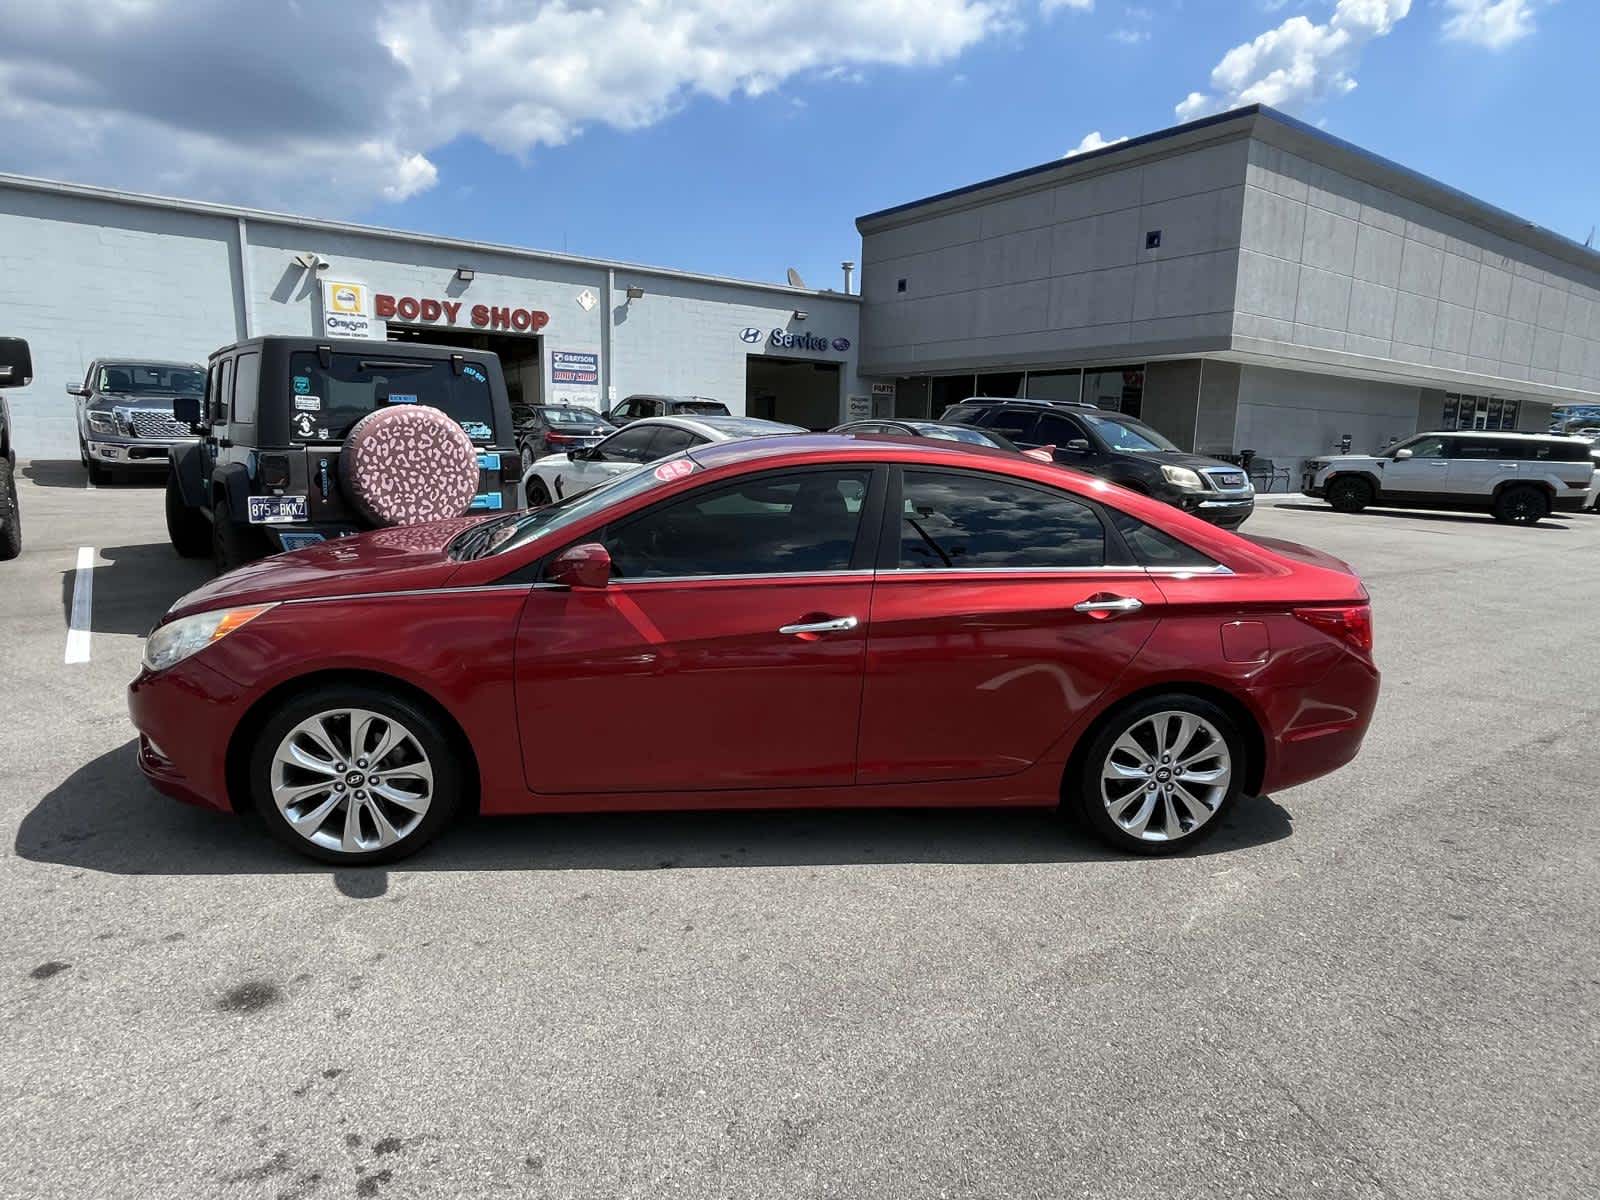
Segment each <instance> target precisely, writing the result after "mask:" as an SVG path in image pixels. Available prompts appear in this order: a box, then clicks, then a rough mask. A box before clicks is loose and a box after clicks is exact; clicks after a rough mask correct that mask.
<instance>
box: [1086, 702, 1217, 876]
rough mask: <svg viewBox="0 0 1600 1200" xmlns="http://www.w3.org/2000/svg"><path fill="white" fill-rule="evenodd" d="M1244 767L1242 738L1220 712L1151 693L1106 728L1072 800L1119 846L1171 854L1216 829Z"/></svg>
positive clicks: (1209, 706) (1096, 741) (1092, 748)
mask: <svg viewBox="0 0 1600 1200" xmlns="http://www.w3.org/2000/svg"><path fill="white" fill-rule="evenodd" d="M1244 767H1245V748H1244V741H1243V739H1242V737H1241V736H1240V733H1239V729H1238V727H1237V725H1236V724H1235V723H1234V721H1233V719H1232V718H1231V717H1229V715H1228V714H1227V713H1226V712H1224V711H1223V710H1222V709H1221V708H1219V707H1218V706H1217V705H1215V704H1212V703H1211V702H1210V701H1209V700H1204V699H1201V698H1200V697H1198V696H1191V695H1186V694H1183V693H1170V694H1166V695H1159V696H1151V697H1148V698H1146V699H1144V700H1140V701H1138V702H1136V703H1134V704H1130V705H1128V706H1127V707H1125V708H1122V709H1120V710H1118V711H1117V712H1115V713H1114V714H1113V715H1112V717H1111V718H1110V719H1109V720H1107V721H1105V722H1103V723H1102V725H1101V726H1100V730H1099V732H1098V733H1097V734H1096V735H1095V737H1094V739H1093V741H1092V742H1091V743H1090V745H1089V747H1088V749H1087V751H1086V752H1085V753H1084V754H1083V756H1082V758H1081V759H1080V766H1079V770H1078V779H1077V781H1076V785H1075V788H1074V790H1075V791H1076V793H1077V794H1076V796H1075V797H1073V796H1071V795H1069V797H1068V802H1069V803H1071V802H1072V801H1073V800H1074V799H1075V800H1076V802H1077V804H1078V806H1079V809H1080V811H1081V813H1082V815H1083V818H1084V820H1085V821H1086V823H1087V824H1088V825H1089V827H1090V828H1091V829H1093V830H1094V831H1095V833H1097V834H1098V835H1099V836H1100V837H1101V838H1102V839H1103V840H1105V841H1106V842H1109V843H1110V844H1111V845H1113V846H1115V847H1117V848H1118V849H1121V850H1131V851H1133V852H1134V853H1137V854H1171V853H1173V852H1174V851H1177V850H1181V849H1183V848H1185V847H1187V846H1192V845H1194V844H1195V843H1196V842H1198V841H1200V840H1201V839H1202V838H1204V837H1206V836H1207V835H1208V834H1210V833H1211V832H1212V831H1213V830H1214V829H1216V827H1217V824H1218V818H1219V817H1220V815H1221V814H1222V812H1223V810H1224V809H1226V808H1227V807H1228V805H1230V804H1231V803H1233V801H1234V800H1235V799H1237V798H1238V795H1239V792H1240V790H1241V789H1242V788H1243V786H1244Z"/></svg>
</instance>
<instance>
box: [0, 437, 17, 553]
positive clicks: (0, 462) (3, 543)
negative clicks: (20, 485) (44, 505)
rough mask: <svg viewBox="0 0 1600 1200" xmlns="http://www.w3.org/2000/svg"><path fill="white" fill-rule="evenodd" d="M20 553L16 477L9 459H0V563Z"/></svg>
mask: <svg viewBox="0 0 1600 1200" xmlns="http://www.w3.org/2000/svg"><path fill="white" fill-rule="evenodd" d="M21 553H22V509H21V508H19V507H18V506H17V477H16V474H15V472H14V470H13V468H12V466H11V460H10V459H9V458H4V457H0V562H4V561H5V560H7V559H12V558H15V557H16V556H17V555H19V554H21Z"/></svg>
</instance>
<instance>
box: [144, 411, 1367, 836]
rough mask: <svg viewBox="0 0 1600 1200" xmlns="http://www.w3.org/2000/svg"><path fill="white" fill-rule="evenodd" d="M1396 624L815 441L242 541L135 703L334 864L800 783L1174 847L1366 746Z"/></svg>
mask: <svg viewBox="0 0 1600 1200" xmlns="http://www.w3.org/2000/svg"><path fill="white" fill-rule="evenodd" d="M1371 650H1372V623H1371V610H1370V608H1369V604H1368V598H1367V593H1366V591H1365V589H1364V588H1363V587H1362V584H1361V581H1360V580H1359V579H1357V578H1356V576H1355V575H1354V574H1353V573H1352V572H1351V571H1350V569H1349V568H1348V567H1346V566H1345V565H1344V564H1343V563H1341V562H1339V561H1337V560H1335V559H1332V558H1329V557H1327V556H1326V555H1323V554H1320V553H1318V552H1316V551H1313V550H1307V549H1305V548H1303V547H1299V546H1295V545H1292V544H1289V543H1275V542H1268V541H1266V540H1265V539H1256V540H1254V541H1252V540H1247V539H1244V538H1241V537H1239V536H1237V535H1235V534H1232V533H1229V532H1226V531H1224V530H1221V529H1218V528H1216V527H1215V526H1212V525H1209V524H1207V523H1205V522H1203V521H1200V520H1199V519H1197V518H1194V517H1191V516H1188V515H1186V514H1184V513H1181V512H1178V511H1177V510H1175V509H1173V508H1171V507H1168V506H1167V505H1164V504H1161V503H1160V502H1159V501H1156V500H1152V499H1150V498H1147V497H1143V496H1139V495H1135V494H1134V493H1132V492H1128V491H1124V490H1122V489H1120V488H1118V487H1116V486H1115V485H1112V484H1109V483H1107V482H1105V481H1104V480H1100V479H1096V478H1093V477H1091V476H1088V475H1083V474H1079V473H1076V472H1073V471H1069V470H1065V469H1063V468H1061V467H1058V466H1054V465H1051V464H1046V463H1040V462H1036V461H1034V460H1031V459H1028V458H1023V457H1020V456H1018V455H1014V454H1005V453H1002V452H1000V451H992V450H984V449H979V448H973V447H963V446H959V445H955V444H952V443H944V442H938V441H931V440H926V441H910V440H906V441H877V440H869V439H858V438H849V437H839V436H829V435H818V436H809V435H807V436H787V437H771V438H759V439H752V440H745V441H734V442H721V443H714V444H710V445H705V446H700V447H696V448H694V449H693V450H690V451H687V452H684V453H681V454H678V455H675V456H673V457H671V458H667V459H664V460H662V461H661V462H659V463H656V464H654V465H653V466H651V467H648V468H646V469H643V470H640V471H637V472H634V473H632V474H629V475H625V476H621V477H618V478H617V479H614V480H613V481H611V482H609V483H606V484H603V485H601V486H599V487H597V488H595V489H594V490H592V491H588V492H585V493H583V494H581V495H579V496H576V497H573V498H571V499H568V500H566V501H562V502H558V503H555V504H552V505H549V506H547V507H544V508H540V509H536V510H532V511H527V512H517V513H509V514H504V515H499V516H494V517H490V518H487V519H483V518H463V519H460V520H456V521H451V522H444V523H440V524H433V525H423V526H413V527H409V528H397V529H390V530H385V531H381V532H377V533H371V534H366V535H363V536H361V537H356V538H350V539H346V540H340V541H334V542H328V543H325V544H322V545H319V546H314V547H311V548H308V549H305V550H301V551H298V552H295V553H292V554H283V555H278V556H276V557H274V558H270V559H266V560H264V561H261V562H258V563H254V564H251V565H249V566H246V567H243V568H241V569H239V570H237V571H234V572H231V573H230V574H227V575H224V576H222V577H220V578H218V579H216V580H213V581H212V582H210V583H208V584H206V585H205V586H204V587H202V588H200V589H199V590H198V591H196V592H193V593H191V594H189V595H188V596H185V597H183V598H182V599H181V600H180V601H179V602H178V603H177V604H176V605H175V606H174V607H173V609H172V611H171V612H169V613H168V614H167V615H166V616H165V617H164V618H163V619H162V621H161V623H160V624H159V625H158V626H157V628H156V629H155V630H154V631H153V632H152V633H151V635H150V638H149V640H148V641H147V643H146V646H145V655H144V668H143V670H142V671H141V673H140V674H139V676H138V678H137V679H135V680H134V682H133V684H132V685H131V687H130V691H129V703H130V707H131V710H132V714H133V720H134V723H135V725H136V726H137V727H138V729H139V732H140V737H139V751H138V761H139V764H140V767H141V768H142V769H143V771H144V773H145V774H146V775H147V776H148V777H149V779H150V780H151V781H152V782H153V783H154V784H155V786H156V787H158V788H160V789H161V790H162V791H164V792H167V793H169V794H170V795H173V796H175V797H178V798H179V799H183V800H187V801H190V802H192V803H195V804H201V805H205V806H208V807H210V808H214V809H219V810H224V811H228V810H238V809H244V808H247V807H249V808H254V809H255V810H257V811H258V812H259V813H260V814H261V815H262V817H263V818H264V820H265V822H266V825H267V827H268V828H269V829H270V830H271V831H272V832H273V833H274V834H275V835H276V836H278V837H279V838H281V839H282V840H283V841H284V842H286V843H288V844H289V845H291V846H293V847H295V848H296V849H298V850H300V851H303V852H305V853H307V854H309V855H312V856H314V857H317V858H320V859H324V860H327V861H331V862H341V863H362V862H380V861H386V860H392V859H396V858H399V857H401V856H402V855H405V854H409V853H410V852H412V851H414V850H416V849H418V848H419V847H420V846H422V845H424V844H425V843H427V842H428V841H429V840H430V839H432V838H433V837H434V836H435V835H436V834H438V833H439V832H440V831H441V830H443V829H444V828H445V827H446V825H447V824H448V823H449V822H450V821H451V820H452V818H454V817H456V816H457V815H459V814H463V813H466V812H468V811H474V810H475V811H480V812H482V813H484V814H501V813H530V812H576V811H586V812H595V811H606V812H615V811H623V810H630V809H631V810H641V809H668V808H673V809H676V808H701V809H706V808H741V807H777V806H813V807H844V806H875V805H907V806H912V805H921V806H926V805H995V806H1001V805H1052V806H1060V807H1061V808H1062V809H1063V810H1065V811H1066V812H1067V813H1069V814H1071V815H1073V816H1075V817H1079V818H1081V819H1082V820H1083V821H1085V822H1086V823H1087V824H1088V825H1089V826H1090V828H1092V829H1093V830H1094V831H1095V832H1096V833H1098V834H1099V835H1100V836H1101V837H1103V838H1104V839H1106V840H1107V841H1109V842H1110V843H1111V844H1113V845H1114V846H1117V847H1120V848H1123V849H1125V850H1129V851H1135V852H1143V853H1160V852H1165V851H1171V850H1175V849H1179V848H1182V847H1186V846H1189V845H1191V844H1193V843H1195V842H1196V841H1198V840H1199V839H1200V838H1202V837H1204V836H1205V835H1207V834H1208V833H1210V832H1211V831H1212V830H1214V829H1215V828H1216V827H1217V825H1218V824H1219V818H1220V817H1221V815H1222V814H1223V813H1224V812H1225V811H1226V810H1227V809H1228V807H1229V806H1230V805H1231V804H1233V803H1234V802H1235V801H1236V800H1237V799H1238V797H1239V796H1241V795H1254V794H1259V793H1262V792H1272V791H1277V790H1279V789H1282V788H1287V787H1291V786H1293V785H1295V784H1298V783H1302V782H1304V781H1306V780H1308V779H1312V778H1314V777H1316V776H1319V775H1322V774H1324V773H1326V772H1328V771H1332V770H1334V769H1335V768H1337V767H1339V766H1340V765H1342V764H1343V763H1346V762H1348V761H1349V760H1350V759H1351V758H1352V757H1353V756H1354V755H1355V754H1356V752H1357V750H1358V748H1359V747H1360V744H1361V740H1362V736H1363V735H1364V733H1365V732H1366V729H1367V724H1368V721H1369V720H1370V718H1371V716H1372V711H1373V706H1374V704H1375V702H1376V699H1377V694H1378V672H1377V670H1376V669H1375V668H1374V666H1373V662H1372V654H1371ZM630 714H649V719H647V720H637V721H635V720H631V719H630Z"/></svg>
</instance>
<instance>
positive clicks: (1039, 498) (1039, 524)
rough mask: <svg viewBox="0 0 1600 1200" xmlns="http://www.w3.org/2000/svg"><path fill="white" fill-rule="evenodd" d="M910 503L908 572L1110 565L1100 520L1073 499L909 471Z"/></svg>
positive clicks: (906, 511)
mask: <svg viewBox="0 0 1600 1200" xmlns="http://www.w3.org/2000/svg"><path fill="white" fill-rule="evenodd" d="M902 497H903V503H902V509H903V511H902V513H901V518H900V560H899V565H900V568H901V569H902V570H930V569H931V570H941V569H956V570H960V569H962V568H991V569H992V568H1006V567H1012V568H1027V567H1100V566H1104V565H1105V561H1106V535H1105V529H1104V527H1103V526H1102V525H1101V524H1100V518H1099V517H1098V516H1097V515H1096V514H1095V511H1094V510H1093V509H1092V508H1090V507H1089V506H1088V505H1087V504H1084V503H1083V502H1082V501H1079V500H1075V499H1073V498H1072V497H1071V496H1068V495H1066V494H1065V493H1062V492H1051V491H1046V490H1044V489H1042V488H1031V487H1025V486H1022V485H1019V484H1014V483H1011V482H1008V481H1006V480H1003V479H1000V478H997V477H992V476H979V475H964V474H956V473H953V472H943V471H907V472H906V473H905V476H904V482H903V484H902Z"/></svg>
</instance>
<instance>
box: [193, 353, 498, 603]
mask: <svg viewBox="0 0 1600 1200" xmlns="http://www.w3.org/2000/svg"><path fill="white" fill-rule="evenodd" d="M393 404H426V405H431V406H432V407H434V408H437V409H440V410H442V411H443V412H445V413H446V414H447V415H449V416H450V417H453V418H454V419H455V420H457V421H459V422H460V423H461V427H462V428H463V429H465V430H466V431H467V434H468V436H469V437H471V438H472V441H473V443H474V444H475V445H476V446H477V447H478V467H479V476H478V494H477V497H476V498H475V499H474V500H473V502H472V507H473V508H474V509H483V510H495V509H502V508H513V507H515V505H516V500H517V440H516V435H515V431H514V429H513V427H512V423H511V406H510V404H509V402H508V401H507V399H506V385H505V379H504V377H503V376H502V375H501V373H500V360H499V359H498V358H497V357H496V356H495V355H494V354H492V353H490V352H489V351H480V350H472V351H465V352H464V351H462V350H460V349H459V348H457V347H454V346H427V345H420V344H414V343H411V342H377V341H362V340H357V339H342V340H341V339H327V338H307V337H262V338H255V339H252V340H251V341H246V342H239V343H237V344H236V345H232V346H225V347H224V348H223V349H221V350H218V351H216V352H215V353H214V354H212V356H211V359H210V363H209V366H208V367H207V369H206V390H205V396H204V397H203V398H202V397H179V398H178V399H177V400H176V401H175V403H174V412H175V413H176V414H177V417H178V419H179V420H180V421H183V422H184V423H185V424H187V425H189V426H191V427H192V428H193V429H194V431H195V432H196V433H198V434H200V441H199V442H198V443H196V444H192V445H188V446H183V447H180V448H179V449H177V450H175V451H174V452H173V456H172V473H171V475H170V476H169V477H168V479H167V533H168V535H169V536H170V537H171V539H172V545H173V546H174V548H176V550H177V551H178V553H179V554H182V555H185V556H186V557H191V558H203V557H205V556H206V555H207V554H210V555H211V556H212V558H213V559H214V560H215V562H216V566H217V570H218V571H228V570H232V569H233V568H234V567H236V566H238V565H239V564H241V563H244V562H249V561H250V560H251V559H255V558H260V557H262V556H263V555H266V554H272V553H275V552H276V551H278V550H296V549H299V548H300V547H302V546H306V545H310V544H311V543H313V542H320V541H322V540H324V539H325V538H330V537H341V536H343V535H345V534H350V533H358V532H360V531H361V530H362V529H363V528H364V527H365V526H364V524H363V522H362V520H361V518H360V517H359V516H358V515H357V513H356V511H355V509H354V508H353V507H352V506H351V504H350V502H349V499H348V498H347V497H346V496H344V495H343V493H342V490H341V487H340V484H339V469H338V468H339V451H340V447H341V444H342V443H343V441H344V438H345V436H346V435H347V434H348V433H349V432H350V427H351V426H353V425H354V424H355V423H356V422H357V421H359V420H360V419H361V418H362V417H364V416H366V415H367V414H368V413H370V412H373V411H374V410H376V409H379V408H384V407H386V406H388V405H393ZM502 464H503V466H502Z"/></svg>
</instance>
